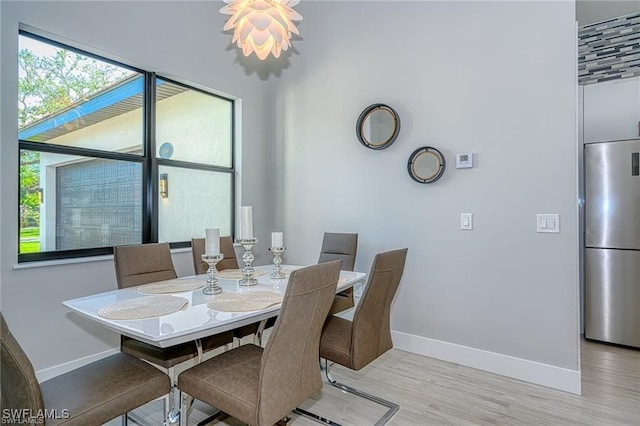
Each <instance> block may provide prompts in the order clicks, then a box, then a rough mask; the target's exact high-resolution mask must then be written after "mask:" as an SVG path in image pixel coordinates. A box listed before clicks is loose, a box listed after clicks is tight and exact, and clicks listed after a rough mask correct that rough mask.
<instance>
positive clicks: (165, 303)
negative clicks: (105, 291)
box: [98, 296, 189, 320]
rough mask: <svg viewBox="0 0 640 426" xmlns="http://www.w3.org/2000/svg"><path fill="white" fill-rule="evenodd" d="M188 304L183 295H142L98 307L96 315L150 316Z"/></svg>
mask: <svg viewBox="0 0 640 426" xmlns="http://www.w3.org/2000/svg"><path fill="white" fill-rule="evenodd" d="M188 305H189V301H188V300H187V299H185V298H184V297H176V296H144V297H138V298H136V299H130V300H120V301H118V302H114V303H111V304H110V305H107V306H104V307H102V308H100V309H99V310H98V315H100V316H101V317H103V318H107V319H112V320H132V319H142V318H152V317H159V316H162V315H167V314H171V313H173V312H177V311H179V310H180V309H182V308H184V307H186V306H188Z"/></svg>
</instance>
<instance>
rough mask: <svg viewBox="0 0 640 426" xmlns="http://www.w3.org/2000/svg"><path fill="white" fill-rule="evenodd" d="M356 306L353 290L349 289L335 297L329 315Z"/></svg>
mask: <svg viewBox="0 0 640 426" xmlns="http://www.w3.org/2000/svg"><path fill="white" fill-rule="evenodd" d="M354 306H355V303H354V300H353V288H348V289H346V290H344V291H341V292H340V293H338V294H336V295H335V297H334V298H333V304H332V305H331V309H329V315H333V314H337V313H338V312H342V311H346V310H347V309H351V308H353V307H354Z"/></svg>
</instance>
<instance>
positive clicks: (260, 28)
mask: <svg viewBox="0 0 640 426" xmlns="http://www.w3.org/2000/svg"><path fill="white" fill-rule="evenodd" d="M224 2H225V3H227V4H226V5H225V6H224V7H223V8H222V9H220V13H223V14H225V15H231V16H230V17H229V19H228V20H227V23H226V24H225V26H224V28H223V30H224V31H228V30H231V29H233V39H232V43H236V44H237V45H238V47H239V48H241V49H242V53H243V54H244V55H245V56H249V55H251V54H252V53H255V54H256V56H257V57H258V58H259V59H260V60H264V59H266V58H267V56H269V53H271V54H272V55H273V56H275V57H276V58H278V57H280V53H282V51H283V50H287V49H289V47H291V34H292V33H294V34H300V33H299V32H298V29H297V28H296V26H295V25H294V23H293V21H301V20H302V15H300V14H299V13H298V12H296V11H295V10H293V7H294V6H295V5H297V4H298V3H300V0H224Z"/></svg>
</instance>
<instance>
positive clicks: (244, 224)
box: [239, 206, 253, 240]
mask: <svg viewBox="0 0 640 426" xmlns="http://www.w3.org/2000/svg"><path fill="white" fill-rule="evenodd" d="M239 234H240V239H241V240H248V239H251V238H253V211H252V207H251V206H240V232H239Z"/></svg>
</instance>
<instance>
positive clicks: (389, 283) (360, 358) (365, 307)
mask: <svg viewBox="0 0 640 426" xmlns="http://www.w3.org/2000/svg"><path fill="white" fill-rule="evenodd" d="M406 258H407V249H406V248H403V249H398V250H392V251H388V252H385V253H379V254H377V255H376V257H375V259H374V260H373V265H372V266H371V272H370V274H369V278H368V281H367V285H366V287H365V288H364V293H363V294H362V298H361V299H360V303H358V306H357V307H356V311H355V314H354V316H353V321H349V320H346V319H344V318H340V317H337V316H335V315H330V316H329V317H328V318H327V321H326V322H325V324H324V327H323V329H322V337H321V339H320V357H321V358H324V360H325V373H326V375H327V380H329V383H331V384H332V385H333V386H335V387H337V388H339V389H342V390H344V391H346V392H350V393H352V394H355V395H358V396H361V397H363V398H366V399H368V400H370V401H373V402H376V403H378V404H381V405H383V406H385V407H387V408H388V410H387V412H386V413H385V415H384V416H383V417H382V418H381V419H380V420H379V421H378V422H377V423H376V425H383V424H385V423H386V422H388V421H389V419H391V417H393V415H394V414H395V413H396V412H397V411H398V409H399V408H400V406H399V405H398V404H395V403H393V402H391V401H387V400H384V399H382V398H379V397H377V396H374V395H371V394H368V393H365V392H362V391H360V390H358V389H355V388H353V387H351V386H347V385H345V384H343V383H339V382H337V381H336V380H335V379H334V378H333V377H332V376H331V371H330V367H331V364H330V362H333V363H337V364H340V365H342V366H344V367H347V368H350V369H352V370H360V369H361V368H363V367H365V366H366V365H368V364H369V363H371V362H372V361H374V360H375V359H377V358H378V357H379V356H380V355H382V354H383V353H385V352H387V351H388V350H389V349H391V348H392V347H393V342H392V341H391V328H390V322H389V321H390V320H389V314H390V311H391V302H392V301H393V297H394V296H395V294H396V291H397V290H398V286H399V284H400V279H401V278H402V273H403V271H404V265H405V261H406ZM300 411H301V412H300V414H304V415H310V414H311V413H309V412H305V411H303V410H300ZM311 416H312V417H314V418H316V417H315V416H314V415H312V414H311Z"/></svg>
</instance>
